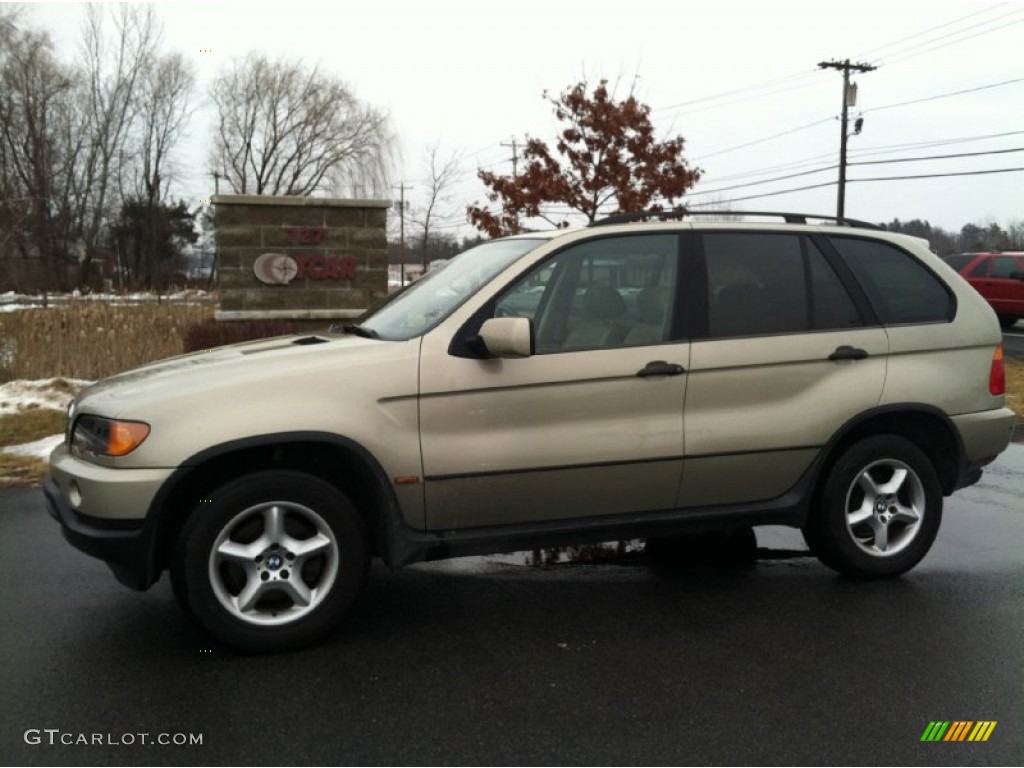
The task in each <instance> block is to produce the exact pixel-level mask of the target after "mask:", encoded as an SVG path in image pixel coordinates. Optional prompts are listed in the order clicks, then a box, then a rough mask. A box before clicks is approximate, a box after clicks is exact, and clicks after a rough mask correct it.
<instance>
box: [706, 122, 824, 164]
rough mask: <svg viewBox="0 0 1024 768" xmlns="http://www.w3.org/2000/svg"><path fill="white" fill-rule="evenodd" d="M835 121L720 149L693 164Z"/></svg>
mask: <svg viewBox="0 0 1024 768" xmlns="http://www.w3.org/2000/svg"><path fill="white" fill-rule="evenodd" d="M833 120H835V118H834V117H826V118H824V119H822V120H815V121H814V122H813V123H807V125H801V126H798V127H796V128H791V129H790V130H788V131H782V132H781V133H773V134H772V135H770V136H765V137H764V138H761V139H755V140H754V141H748V142H747V143H745V144H737V145H736V146H734V147H727V148H726V149H720V150H718V151H716V152H710V153H708V154H706V155H702V156H700V157H699V158H697V159H696V160H694V161H693V162H695V163H699V162H701V161H703V160H706V159H707V158H709V157H715V156H716V155H724V154H725V153H727V152H735V151H736V150H737V149H745V148H746V147H752V146H754V145H755V144H763V143H764V142H766V141H771V140H772V139H778V138H781V137H782V136H789V135H790V134H791V133H797V132H798V131H804V130H807V129H808V128H813V127H814V126H816V125H821V124H822V123H830V122H832V121H833Z"/></svg>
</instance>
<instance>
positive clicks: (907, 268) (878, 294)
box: [831, 237, 955, 324]
mask: <svg viewBox="0 0 1024 768" xmlns="http://www.w3.org/2000/svg"><path fill="white" fill-rule="evenodd" d="M831 241H832V244H833V245H835V247H836V248H837V249H838V250H839V252H840V253H841V254H842V255H843V258H844V259H845V260H846V263H847V264H849V265H850V269H851V270H853V273H854V274H855V275H856V276H857V279H858V280H859V281H860V283H861V285H862V286H863V287H864V291H865V292H866V293H867V294H868V298H869V299H870V300H871V303H872V304H873V305H874V307H875V311H876V312H878V315H879V317H880V318H881V320H882V322H883V323H891V324H899V323H927V322H941V321H948V320H951V319H952V317H953V311H954V307H955V305H954V303H953V297H952V295H951V294H950V293H949V291H948V290H947V289H946V286H945V285H944V284H943V283H942V281H941V280H939V278H937V277H936V276H935V275H934V274H932V272H931V271H930V270H928V269H927V268H926V267H925V266H924V265H923V264H921V262H919V261H918V260H917V259H916V258H914V257H913V256H911V255H910V254H909V253H907V252H906V251H904V250H902V249H900V248H897V247H896V246H894V245H891V244H889V243H885V242H881V241H878V240H862V239H859V238H852V237H832V238H831Z"/></svg>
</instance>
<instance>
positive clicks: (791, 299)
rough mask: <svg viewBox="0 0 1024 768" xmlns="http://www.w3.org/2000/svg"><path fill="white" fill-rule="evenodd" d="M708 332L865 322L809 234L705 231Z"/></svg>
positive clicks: (740, 333) (778, 330)
mask: <svg viewBox="0 0 1024 768" xmlns="http://www.w3.org/2000/svg"><path fill="white" fill-rule="evenodd" d="M704 256H705V260H706V262H707V273H708V334H709V335H710V336H711V337H718V338H723V337H730V336H763V335H769V334H775V333H800V332H806V331H810V330H826V329H835V328H850V327H853V326H859V325H862V324H863V322H862V320H861V318H860V315H859V314H858V312H857V310H856V307H855V306H854V304H853V301H852V300H851V299H850V296H849V295H848V294H847V292H846V288H845V287H844V286H843V284H842V282H840V280H839V278H838V276H837V275H836V274H835V271H834V270H833V269H832V267H831V266H830V265H829V263H828V262H827V261H826V260H825V257H824V256H823V255H822V254H821V252H820V251H819V250H818V249H817V248H816V247H815V245H814V244H813V243H812V242H810V241H809V240H808V239H807V238H804V237H800V236H799V235H785V234H768V233H756V232H748V233H709V234H706V235H704Z"/></svg>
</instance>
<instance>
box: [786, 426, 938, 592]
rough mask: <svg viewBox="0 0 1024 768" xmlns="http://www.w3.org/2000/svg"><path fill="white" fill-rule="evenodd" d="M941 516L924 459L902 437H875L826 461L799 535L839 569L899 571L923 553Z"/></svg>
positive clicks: (868, 573) (869, 573)
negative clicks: (817, 494) (822, 479)
mask: <svg viewBox="0 0 1024 768" xmlns="http://www.w3.org/2000/svg"><path fill="white" fill-rule="evenodd" d="M941 521H942V489H941V487H940V485H939V480H938V477H937V475H936V473H935V469H934V468H933V467H932V464H931V461H930V460H929V459H928V457H927V456H926V455H925V454H924V453H923V452H922V451H921V450H920V449H919V448H918V447H917V446H915V445H914V444H913V443H911V442H910V441H908V440H906V439H904V438H902V437H899V436H896V435H876V436H873V437H869V438H866V439H864V440H862V441H860V442H858V443H855V444H854V445H853V446H851V447H850V448H848V449H847V450H846V451H845V452H844V453H843V454H842V455H841V456H840V457H839V459H838V461H837V462H836V463H835V465H834V466H833V467H832V470H831V473H830V474H829V476H828V478H827V479H826V481H825V485H824V488H823V491H822V493H821V495H820V497H819V504H818V507H817V508H816V509H814V510H812V511H811V513H810V516H809V518H808V521H807V525H806V527H805V528H804V538H805V539H806V540H807V543H808V545H809V546H810V547H811V550H812V551H813V552H814V553H815V554H816V555H817V556H818V558H819V559H820V560H821V561H822V562H823V563H824V564H825V565H827V566H829V567H831V568H833V569H835V570H837V571H840V572H841V573H845V574H848V575H851V576H859V577H864V578H878V577H884V576H897V575H899V574H901V573H905V572H906V571H908V570H910V569H911V568H913V567H914V566H915V565H917V563H918V562H920V560H921V558H923V557H924V556H925V554H927V552H928V550H929V549H930V548H931V546H932V543H933V542H934V541H935V536H936V534H937V533H938V530H939V524H940V522H941Z"/></svg>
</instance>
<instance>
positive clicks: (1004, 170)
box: [690, 167, 1024, 214]
mask: <svg viewBox="0 0 1024 768" xmlns="http://www.w3.org/2000/svg"><path fill="white" fill-rule="evenodd" d="M1020 171H1024V167H1021V168H992V169H989V170H985V171H957V172H954V173H922V174H916V175H912V176H877V177H871V178H865V179H847V182H846V183H847V184H855V183H858V182H869V181H904V180H908V179H946V178H952V177H954V176H984V175H988V174H994V173H1018V172H1020ZM836 183H837V182H835V181H826V182H823V183H821V184H809V185H807V186H803V187H792V188H791V189H780V190H778V191H776V192H765V193H764V194H761V195H747V196H745V197H734V198H731V199H729V200H728V201H727V202H729V203H739V202H742V201H744V200H761V199H763V198H766V197H778V196H779V195H788V194H790V193H792V192H804V191H807V190H811V189H822V188H823V187H831V186H834V185H835V184H836ZM709 205H720V203H719V202H717V201H716V202H709V203H694V204H693V205H692V206H690V207H692V208H701V207H705V206H709ZM737 213H740V214H741V213H742V211H737Z"/></svg>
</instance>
